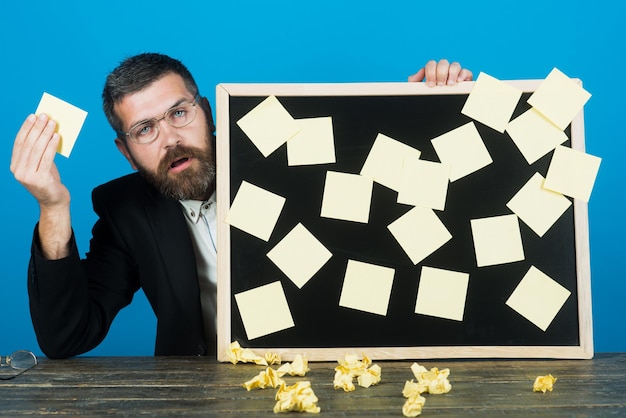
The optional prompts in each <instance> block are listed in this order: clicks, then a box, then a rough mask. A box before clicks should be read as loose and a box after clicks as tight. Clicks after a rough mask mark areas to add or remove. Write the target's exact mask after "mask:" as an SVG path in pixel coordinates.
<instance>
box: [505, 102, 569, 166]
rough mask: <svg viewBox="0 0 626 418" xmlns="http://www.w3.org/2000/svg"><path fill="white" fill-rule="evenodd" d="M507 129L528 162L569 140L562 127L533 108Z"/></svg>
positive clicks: (511, 123)
mask: <svg viewBox="0 0 626 418" xmlns="http://www.w3.org/2000/svg"><path fill="white" fill-rule="evenodd" d="M506 131H507V133H508V134H509V136H510V137H511V139H512V140H513V142H514V143H515V145H516V146H517V148H518V149H519V150H520V152H521V153H522V155H523V156H524V158H525V159H526V161H527V162H528V164H532V163H534V162H535V161H537V160H538V159H540V158H541V157H543V156H544V155H546V154H547V153H549V152H550V151H552V150H553V149H554V148H555V147H556V146H557V145H561V144H562V143H563V142H565V141H567V135H565V132H563V130H562V129H560V128H559V127H558V126H556V125H555V124H553V123H552V122H550V121H549V120H548V119H547V118H546V117H545V116H543V115H542V114H541V113H539V112H538V111H537V110H536V109H532V108H531V109H529V110H527V111H526V112H524V113H522V114H521V115H520V116H518V117H517V118H515V119H514V120H512V121H511V122H510V123H509V125H508V126H507V127H506Z"/></svg>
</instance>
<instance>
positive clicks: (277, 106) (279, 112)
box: [237, 96, 300, 157]
mask: <svg viewBox="0 0 626 418" xmlns="http://www.w3.org/2000/svg"><path fill="white" fill-rule="evenodd" d="M237 125H238V126H239V127H240V128H241V130H242V131H243V132H244V133H245V134H246V135H247V136H248V138H250V140H251V141H252V143H253V144H254V145H255V146H256V147H257V148H258V149H259V151H261V153H262V154H263V156H264V157H267V156H268V155H270V154H271V153H272V152H274V151H275V150H277V149H278V148H279V147H280V146H281V145H283V144H284V143H285V142H287V140H289V138H291V137H293V136H294V135H295V134H297V133H298V131H299V130H300V126H299V125H298V124H297V123H296V121H295V120H294V119H293V117H291V115H290V114H289V112H288V111H287V110H286V109H285V108H284V107H283V105H282V104H281V103H280V102H279V101H278V99H277V98H276V97H275V96H269V97H268V98H267V99H265V100H263V101H262V102H261V103H259V104H258V105H257V106H256V107H255V108H254V109H252V110H251V111H250V112H248V113H247V114H246V115H245V116H244V117H242V118H241V119H239V120H238V121H237Z"/></svg>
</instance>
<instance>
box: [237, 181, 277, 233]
mask: <svg viewBox="0 0 626 418" xmlns="http://www.w3.org/2000/svg"><path fill="white" fill-rule="evenodd" d="M285 200H286V199H285V198H284V197H282V196H279V195H277V194H274V193H272V192H270V191H267V190H265V189H262V188H261V187H258V186H255V185H254V184H251V183H248V182H247V181H243V182H242V183H241V186H239V190H238V191H237V195H235V199H234V200H233V203H232V205H231V206H230V209H229V210H228V214H227V215H226V223H228V224H230V225H232V226H234V227H236V228H239V229H241V230H242V231H244V232H247V233H248V234H250V235H254V236H255V237H257V238H260V239H262V240H264V241H268V240H269V239H270V236H271V235H272V231H274V227H275V226H276V222H277V221H278V218H279V216H280V212H281V211H282V209H283V206H284V204H285Z"/></svg>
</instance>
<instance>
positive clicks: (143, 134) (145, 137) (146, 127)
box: [129, 103, 196, 143]
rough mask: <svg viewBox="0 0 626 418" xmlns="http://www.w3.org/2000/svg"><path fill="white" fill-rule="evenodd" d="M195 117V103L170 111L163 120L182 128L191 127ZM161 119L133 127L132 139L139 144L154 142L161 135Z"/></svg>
mask: <svg viewBox="0 0 626 418" xmlns="http://www.w3.org/2000/svg"><path fill="white" fill-rule="evenodd" d="M195 117H196V106H195V103H186V104H182V105H180V106H178V107H175V108H173V109H170V110H168V111H167V112H166V113H165V115H163V118H161V119H165V121H166V122H167V123H168V124H169V125H170V126H173V127H175V128H182V127H184V126H187V125H189V124H190V123H191V122H192V121H193V120H194V118H195ZM161 119H152V120H149V121H146V122H144V123H141V124H139V125H137V126H135V127H133V128H132V129H131V130H130V132H129V134H130V138H131V139H132V140H133V141H135V142H138V143H146V142H151V141H153V140H154V139H155V138H156V137H157V135H158V133H159V121H160V120H161Z"/></svg>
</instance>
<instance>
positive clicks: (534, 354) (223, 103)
mask: <svg viewBox="0 0 626 418" xmlns="http://www.w3.org/2000/svg"><path fill="white" fill-rule="evenodd" d="M541 81H542V80H507V81H506V82H507V83H509V84H511V85H513V86H515V87H517V88H518V89H520V90H522V91H523V92H525V93H532V92H533V91H534V90H536V88H537V87H538V86H539V85H540V83H541ZM576 81H577V82H578V83H580V81H579V80H576ZM473 85H474V82H463V83H460V84H458V85H456V86H445V87H427V86H426V85H425V84H424V83H347V84H220V85H218V86H217V89H216V104H217V106H216V115H217V134H218V140H217V146H216V148H217V149H216V152H217V178H218V182H217V216H218V266H217V267H218V288H217V292H218V315H217V322H218V324H217V325H218V326H217V328H218V335H217V337H218V342H217V343H218V347H217V349H218V351H217V353H218V354H217V358H218V360H220V361H227V360H228V359H227V357H226V354H225V353H226V351H227V348H228V346H229V344H230V343H231V342H232V341H233V340H235V339H236V336H233V333H232V329H231V326H232V315H233V306H234V294H233V292H232V289H231V280H233V279H232V277H231V260H230V258H231V227H230V225H228V224H227V223H226V222H224V219H225V218H226V214H227V213H228V210H229V206H230V203H231V198H232V193H233V190H232V188H233V185H231V174H230V173H231V171H230V170H231V169H230V165H231V162H230V161H231V158H237V156H232V155H231V152H230V135H231V130H233V129H239V128H238V127H237V125H236V124H234V122H233V120H231V115H230V102H231V100H232V99H233V98H238V97H257V96H259V97H262V98H264V97H267V96H270V95H274V96H276V97H278V98H279V99H280V97H326V96H337V97H338V96H349V97H353V98H354V100H359V98H360V97H369V96H372V97H375V96H394V97H395V96H397V97H401V96H411V95H439V96H446V95H459V94H460V95H468V94H469V93H470V91H471V89H472V87H473ZM477 123H478V122H477ZM568 129H569V136H570V146H571V147H572V148H573V149H577V150H579V151H584V148H585V141H584V118H583V111H582V110H581V111H580V112H579V114H578V115H577V116H576V117H575V119H574V120H573V121H572V123H571V125H570V127H569V128H568ZM259 154H260V153H259ZM251 180H254V179H251ZM235 187H236V186H235ZM572 200H573V218H574V233H573V237H574V241H575V242H574V246H575V270H576V273H575V274H576V291H575V292H572V293H573V296H574V297H576V298H577V314H578V318H575V319H576V320H577V321H578V341H577V343H575V344H573V345H572V344H571V343H568V344H566V345H560V344H551V345H547V346H544V345H537V344H533V345H524V344H516V345H512V346H511V345H499V344H487V345H481V344H470V345H465V344H458V345H455V346H447V345H445V346H426V345H425V346H421V345H415V346H393V347H388V346H385V347H376V346H362V345H361V344H358V341H357V342H355V345H354V346H351V344H345V345H344V346H341V347H334V346H332V347H329V346H324V347H316V346H314V345H312V346H310V347H308V346H307V347H301V346H298V347H292V346H290V345H289V342H287V344H284V345H283V344H279V346H264V347H254V346H253V347H251V348H253V350H254V351H255V352H256V353H258V354H263V353H265V352H277V353H280V354H281V355H282V357H283V359H285V360H290V359H292V358H293V357H294V356H295V355H296V354H303V355H306V356H307V357H308V359H309V360H310V361H333V360H337V359H339V358H343V356H344V355H345V354H346V353H348V352H356V353H365V354H367V356H368V357H370V358H373V359H378V360H385V359H389V360H400V359H424V358H431V359H432V358H571V359H588V358H592V357H593V333H592V318H591V272H590V259H589V232H588V215H587V203H586V202H584V201H580V200H579V199H572ZM242 345H243V346H246V343H245V342H242Z"/></svg>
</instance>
